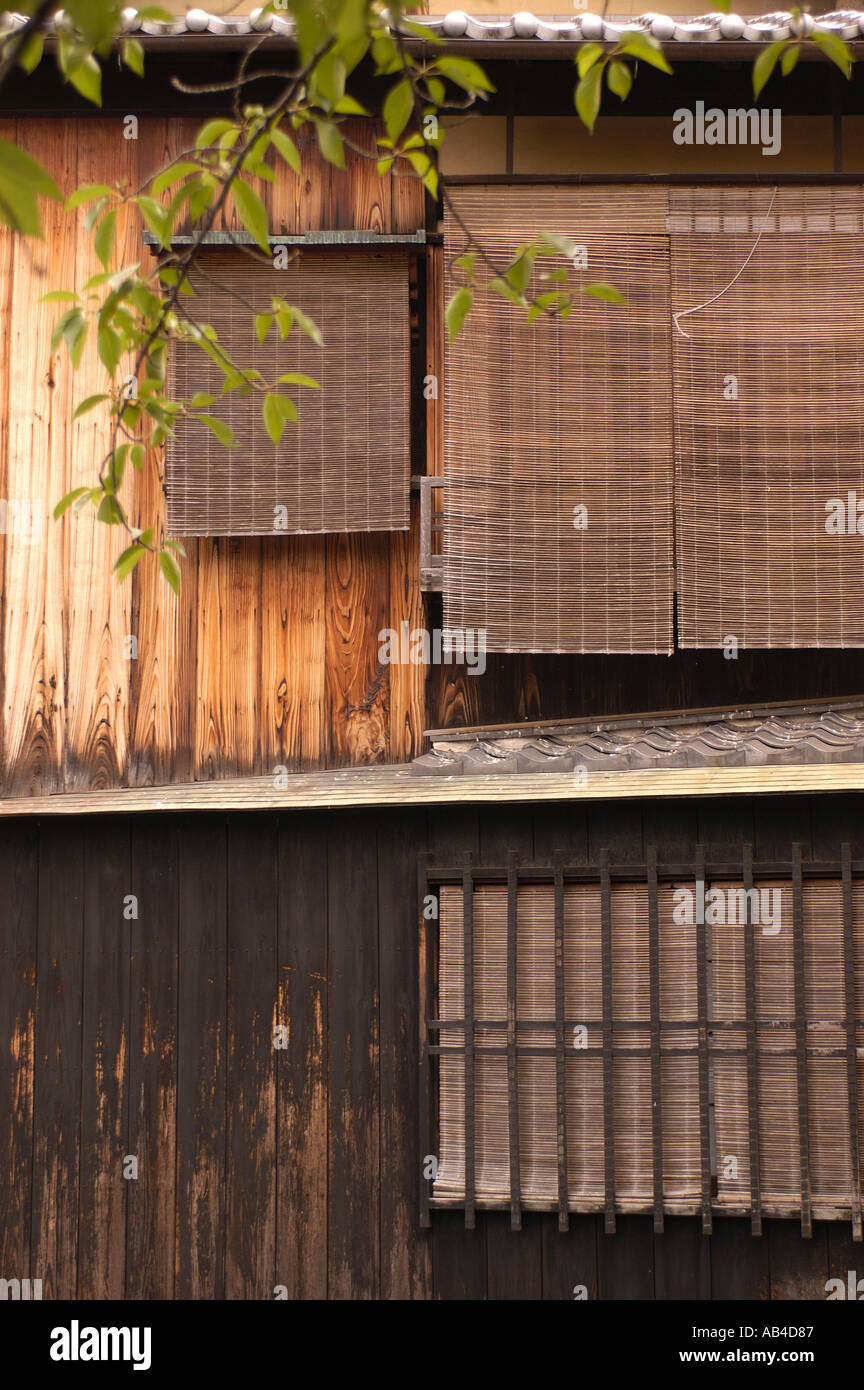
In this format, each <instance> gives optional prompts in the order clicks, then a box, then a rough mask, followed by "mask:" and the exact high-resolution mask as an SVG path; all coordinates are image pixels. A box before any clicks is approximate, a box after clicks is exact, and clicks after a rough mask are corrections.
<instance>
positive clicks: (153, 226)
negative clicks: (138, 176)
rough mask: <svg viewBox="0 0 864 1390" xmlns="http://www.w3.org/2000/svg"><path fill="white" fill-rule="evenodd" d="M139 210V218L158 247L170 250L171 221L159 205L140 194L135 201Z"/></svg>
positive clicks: (153, 199) (154, 200) (152, 199)
mask: <svg viewBox="0 0 864 1390" xmlns="http://www.w3.org/2000/svg"><path fill="white" fill-rule="evenodd" d="M135 202H136V203H137V204H138V206H139V208H140V209H141V216H142V217H143V218H144V221H145V222H146V224H147V227H148V228H149V230H150V231H151V232H152V233H153V235H154V236H155V237H156V240H157V241H158V242H159V245H160V246H161V247H162V248H163V249H164V250H165V251H168V250H170V248H171V220H170V218H169V217H168V214H167V212H166V210H165V208H164V207H163V206H162V204H161V203H157V201H156V199H155V198H148V197H147V196H146V195H145V194H143V193H141V194H139V195H138V197H137V198H136V199H135Z"/></svg>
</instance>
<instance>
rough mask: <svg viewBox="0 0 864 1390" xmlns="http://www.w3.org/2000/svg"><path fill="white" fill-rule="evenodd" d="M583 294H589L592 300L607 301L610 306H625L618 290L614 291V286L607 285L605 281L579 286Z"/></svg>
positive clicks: (625, 301) (624, 300) (624, 301)
mask: <svg viewBox="0 0 864 1390" xmlns="http://www.w3.org/2000/svg"><path fill="white" fill-rule="evenodd" d="M580 288H581V290H582V293H583V294H590V295H591V298H592V299H608V301H609V303H610V304H626V303H627V300H626V299H625V298H624V296H623V294H622V293H621V291H620V290H616V288H615V286H614V285H608V284H607V283H606V281H605V280H596V281H595V282H594V283H593V284H591V285H581V286H580Z"/></svg>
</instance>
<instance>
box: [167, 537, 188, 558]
mask: <svg viewBox="0 0 864 1390" xmlns="http://www.w3.org/2000/svg"><path fill="white" fill-rule="evenodd" d="M165 545H166V547H167V548H168V549H169V550H176V552H177V554H178V555H182V556H183V559H184V560H185V559H187V558H188V557H187V555H186V547H185V546H184V544H183V542H182V541H166V542H165Z"/></svg>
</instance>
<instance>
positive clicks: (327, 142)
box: [315, 121, 345, 169]
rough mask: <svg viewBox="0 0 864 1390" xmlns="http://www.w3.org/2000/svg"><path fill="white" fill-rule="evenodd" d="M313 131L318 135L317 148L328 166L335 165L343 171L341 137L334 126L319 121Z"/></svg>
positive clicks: (330, 122) (343, 161) (328, 122)
mask: <svg viewBox="0 0 864 1390" xmlns="http://www.w3.org/2000/svg"><path fill="white" fill-rule="evenodd" d="M315 129H316V131H317V134H318V146H319V149H320V150H321V153H322V154H323V156H324V158H325V159H326V160H327V162H328V163H329V164H335V166H336V168H337V169H344V168H345V150H344V148H343V145H342V136H341V135H340V134H339V131H338V130H337V128H336V126H335V125H333V123H332V121H319V122H318V124H317V125H316V127H315Z"/></svg>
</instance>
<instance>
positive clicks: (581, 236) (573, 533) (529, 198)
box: [443, 187, 673, 652]
mask: <svg viewBox="0 0 864 1390" xmlns="http://www.w3.org/2000/svg"><path fill="white" fill-rule="evenodd" d="M451 197H452V198H453V199H454V200H455V203H456V206H457V209H458V214H459V216H460V217H461V218H462V219H463V221H464V222H465V223H466V224H467V226H468V227H470V229H471V231H472V232H473V233H474V234H475V235H476V236H477V238H478V240H479V241H480V243H481V245H482V246H483V247H484V248H485V249H486V251H487V252H488V253H489V254H490V255H491V256H492V257H493V258H494V257H504V258H509V257H510V256H511V255H512V254H514V253H515V251H516V248H517V247H518V245H519V244H520V242H522V241H524V240H530V239H533V237H534V236H535V235H536V233H537V232H538V231H539V230H541V229H545V230H548V231H555V232H560V233H564V234H566V235H569V236H570V237H572V238H573V240H574V241H575V242H576V243H577V244H578V245H580V246H584V247H585V248H586V250H587V255H588V266H587V268H586V269H584V270H581V271H579V272H578V273H577V272H574V274H575V275H576V278H577V279H578V278H579V276H581V277H582V278H583V279H584V282H585V283H586V284H587V283H589V282H591V281H599V280H604V281H608V282H611V283H612V284H613V285H615V286H616V287H617V288H618V289H619V290H620V291H621V292H622V293H623V294H624V295H626V297H627V299H628V301H629V306H628V308H627V310H622V309H621V308H620V307H617V306H615V305H610V304H609V303H606V302H602V301H599V300H595V299H589V298H584V299H580V301H579V304H578V307H577V309H576V311H575V312H574V315H573V316H572V317H571V319H570V320H569V321H567V322H562V321H560V320H550V319H545V320H538V321H537V322H536V323H534V324H533V325H531V326H527V325H526V324H525V323H524V319H523V316H522V315H521V314H520V312H519V311H518V310H516V309H514V306H513V305H512V304H509V303H507V302H506V301H504V300H502V299H501V298H499V297H498V296H497V295H495V294H494V293H493V292H491V291H489V290H488V289H481V290H480V291H478V295H477V301H476V304H475V308H474V310H473V311H472V313H471V314H470V315H469V318H468V320H467V323H466V326H465V328H464V329H463V330H462V333H461V334H460V335H459V336H458V338H457V339H456V341H455V343H454V344H452V345H451V346H450V347H449V349H448V351H447V356H446V364H445V479H446V484H445V488H444V503H443V506H444V620H445V624H446V625H447V626H448V627H453V628H484V629H485V630H486V633H487V637H486V645H487V648H488V649H489V650H490V651H521V652H524V651H536V652H581V651H584V652H589V651H591V652H600V651H611V652H668V651H669V650H670V649H671V646H672V588H673V586H672V477H673V464H672V455H673V445H672V403H671V395H670V390H669V382H670V346H669V267H668V243H667V238H666V203H665V190H663V189H659V190H656V191H653V190H648V191H645V190H642V191H640V193H639V195H638V197H637V198H635V199H634V197H633V191H632V190H629V189H626V188H623V189H622V188H614V189H604V188H581V189H580V188H567V187H555V188H545V189H537V188H463V189H458V190H455V191H454V192H452V193H451ZM445 241H446V250H447V256H448V265H450V266H451V275H450V284H449V285H448V290H447V292H448V294H449V293H450V292H451V291H452V289H453V287H454V284H455V281H454V279H453V275H452V264H451V263H452V258H453V257H454V256H455V255H456V254H457V253H458V251H459V250H460V249H462V247H463V244H464V237H463V233H462V231H461V228H460V226H459V224H458V222H457V220H456V219H455V218H454V217H452V216H450V217H448V218H447V219H446V222H445ZM563 264H564V261H563V259H558V258H554V257H553V258H549V259H548V261H547V260H545V259H544V261H543V267H542V268H547V269H549V270H551V269H553V268H555V267H556V266H560V265H563ZM481 278H482V277H481ZM546 288H548V286H546V285H543V284H539V283H538V286H537V290H538V292H542V291H543V290H544V289H546ZM577 507H585V508H587V518H588V525H587V529H576V528H575V527H574V524H573V522H574V508H577Z"/></svg>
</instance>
